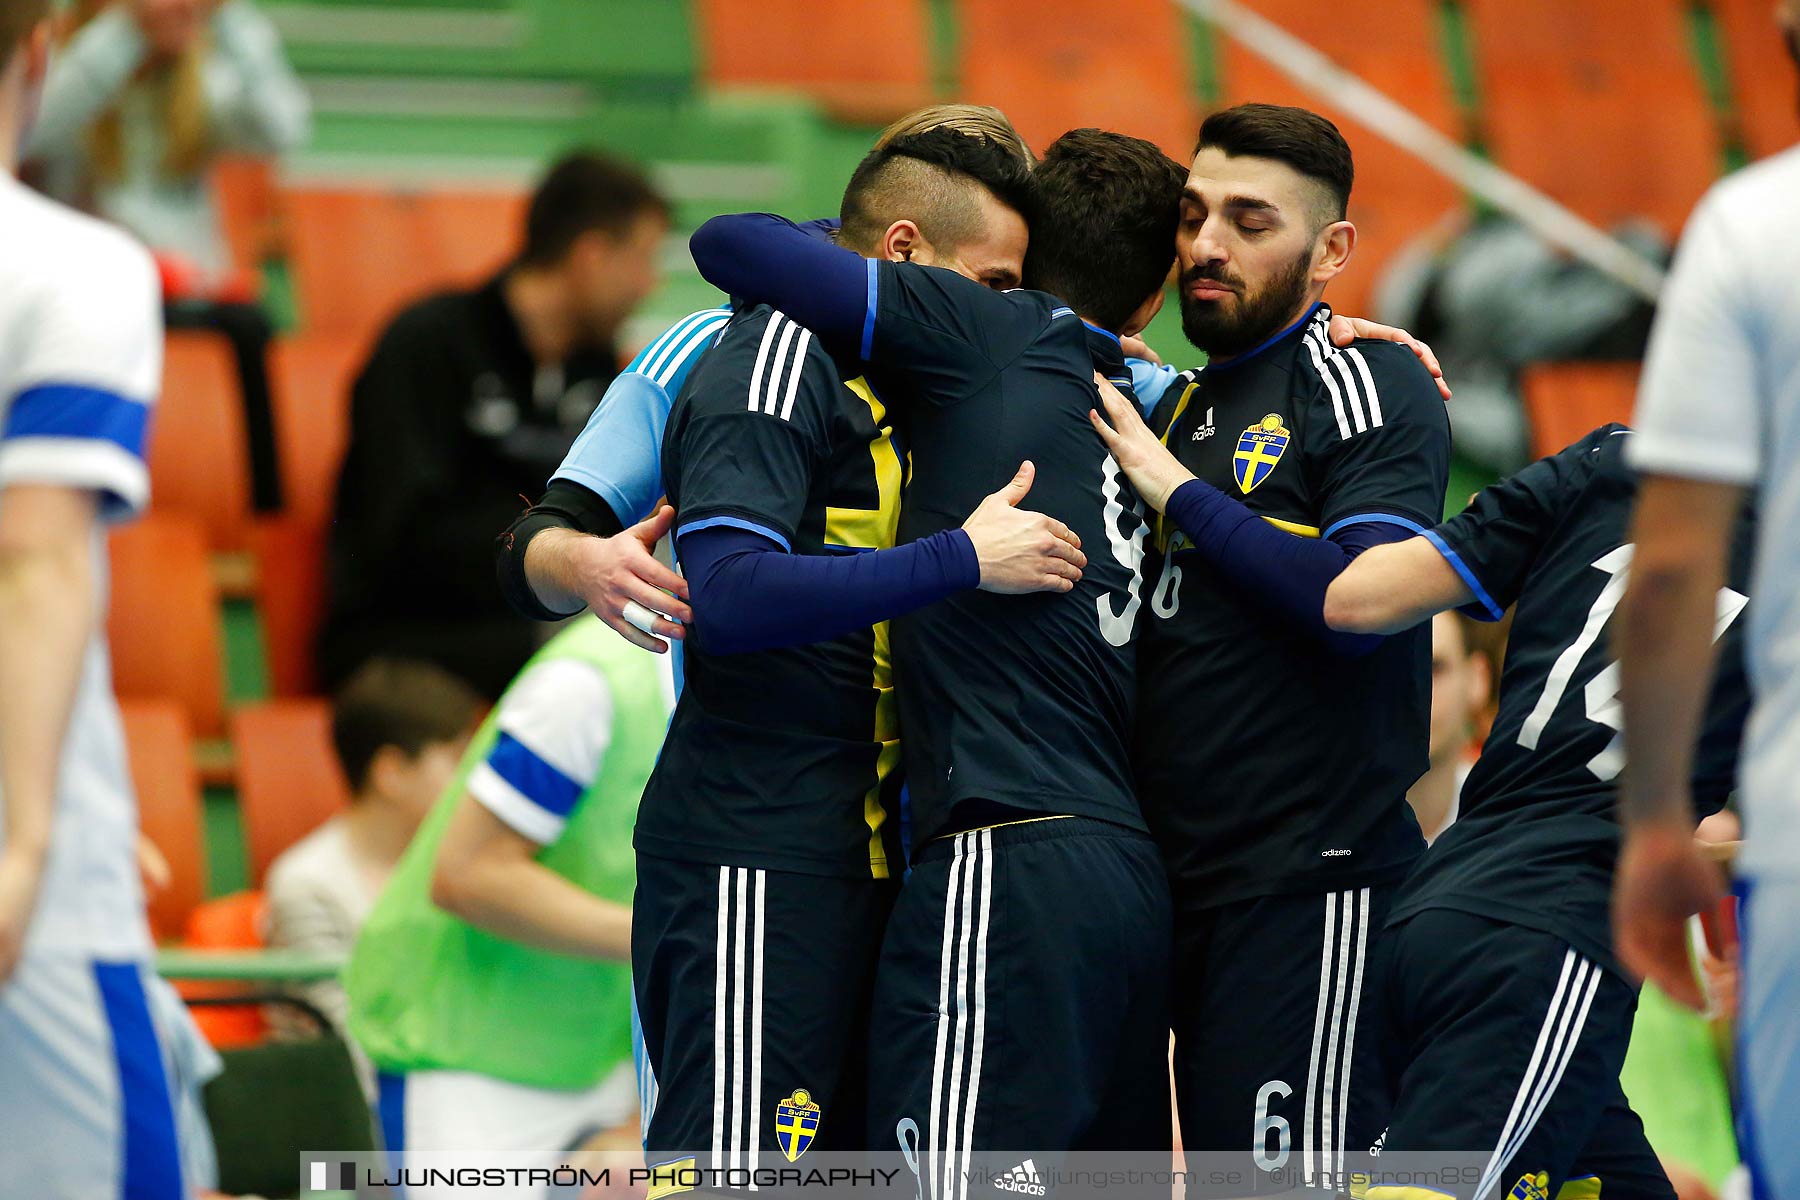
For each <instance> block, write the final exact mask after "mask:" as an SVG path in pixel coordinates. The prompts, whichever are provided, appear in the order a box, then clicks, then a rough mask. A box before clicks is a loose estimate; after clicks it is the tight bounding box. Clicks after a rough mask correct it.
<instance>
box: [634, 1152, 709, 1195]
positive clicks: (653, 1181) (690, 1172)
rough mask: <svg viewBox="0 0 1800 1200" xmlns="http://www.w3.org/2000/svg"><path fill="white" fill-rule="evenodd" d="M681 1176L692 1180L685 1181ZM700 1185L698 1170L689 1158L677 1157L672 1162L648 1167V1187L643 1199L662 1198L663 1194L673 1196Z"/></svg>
mask: <svg viewBox="0 0 1800 1200" xmlns="http://www.w3.org/2000/svg"><path fill="white" fill-rule="evenodd" d="M683 1176H686V1177H687V1179H691V1180H693V1182H692V1183H688V1182H685V1181H684V1179H683ZM699 1186H700V1172H699V1169H698V1168H697V1166H696V1165H695V1162H694V1160H693V1159H691V1158H678V1159H676V1160H675V1161H674V1162H670V1163H660V1164H658V1165H657V1166H654V1167H651V1168H650V1188H649V1191H648V1192H647V1193H646V1195H645V1200H662V1198H663V1197H664V1196H673V1195H676V1194H677V1193H679V1192H691V1191H693V1190H694V1189H695V1188H697V1187H699Z"/></svg>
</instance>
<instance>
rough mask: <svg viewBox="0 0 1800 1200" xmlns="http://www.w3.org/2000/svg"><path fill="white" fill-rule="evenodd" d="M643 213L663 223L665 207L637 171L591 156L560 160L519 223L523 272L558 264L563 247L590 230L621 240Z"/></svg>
mask: <svg viewBox="0 0 1800 1200" xmlns="http://www.w3.org/2000/svg"><path fill="white" fill-rule="evenodd" d="M645 213H656V214H658V215H660V216H662V217H663V218H665V219H667V218H668V216H669V202H668V200H666V199H665V198H664V197H663V195H662V193H661V192H659V191H657V190H656V187H655V185H654V184H652V183H651V182H650V179H649V177H648V176H646V175H645V174H644V173H643V172H642V171H640V170H639V169H638V168H637V167H635V166H633V165H632V164H630V163H628V162H624V161H622V160H620V159H616V158H611V157H609V156H607V155H604V154H600V153H598V152H596V151H593V150H577V151H574V152H573V153H571V154H568V155H566V156H564V157H563V158H562V159H560V160H559V161H558V162H557V163H556V165H555V166H553V167H551V168H550V171H549V173H548V174H547V175H545V176H544V180H543V182H542V183H540V184H538V188H537V191H536V192H534V193H533V194H532V197H531V209H530V211H529V212H528V213H527V214H526V217H525V249H524V252H523V253H522V254H521V255H520V256H519V257H520V261H522V262H524V263H525V264H527V265H528V266H534V267H547V266H551V265H553V264H555V263H558V262H561V261H562V260H563V259H564V258H565V257H566V256H567V255H568V253H569V247H571V246H573V245H574V244H575V240H576V239H577V238H579V237H580V236H581V235H582V234H584V233H588V232H590V231H592V230H596V229H599V230H604V231H605V232H607V233H610V234H614V235H619V234H623V233H624V232H625V231H626V230H627V229H629V228H630V227H631V224H632V222H633V221H635V220H637V219H638V218H639V217H640V216H642V215H643V214H645Z"/></svg>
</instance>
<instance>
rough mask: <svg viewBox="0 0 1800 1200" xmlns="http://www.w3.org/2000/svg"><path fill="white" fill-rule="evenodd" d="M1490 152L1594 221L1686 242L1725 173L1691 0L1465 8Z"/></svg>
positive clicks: (1506, 0)
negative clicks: (1696, 209) (1678, 235)
mask: <svg viewBox="0 0 1800 1200" xmlns="http://www.w3.org/2000/svg"><path fill="white" fill-rule="evenodd" d="M1464 8H1465V9H1466V10H1467V12H1468V14H1469V19H1470V22H1471V27H1472V29H1473V33H1474V44H1475V57H1476V60H1477V62H1478V64H1479V68H1480V76H1481V94H1482V112H1483V121H1484V128H1485V130H1486V133H1487V137H1488V146H1489V149H1490V150H1491V151H1492V153H1493V156H1494V159H1495V161H1496V162H1498V163H1499V164H1500V165H1501V166H1503V167H1505V168H1506V169H1508V170H1510V171H1513V172H1515V173H1517V174H1518V175H1520V176H1521V177H1523V178H1524V179H1525V180H1526V181H1527V182H1529V183H1531V184H1533V185H1535V186H1536V187H1538V188H1541V189H1542V190H1543V191H1545V192H1548V193H1549V194H1550V195H1551V196H1554V197H1555V198H1556V199H1557V200H1560V201H1561V202H1562V203H1564V204H1566V205H1568V206H1569V207H1570V208H1572V209H1573V210H1574V211H1575V212H1577V213H1579V214H1580V215H1581V216H1583V217H1586V218H1587V219H1588V220H1590V221H1593V222H1596V223H1599V224H1602V225H1607V224H1611V223H1613V222H1616V221H1619V220H1622V219H1624V218H1627V217H1634V216H1636V217H1649V218H1650V219H1651V220H1653V221H1655V222H1656V223H1657V224H1658V225H1660V226H1661V227H1662V228H1663V230H1664V232H1665V233H1668V234H1674V233H1675V232H1676V231H1677V230H1679V229H1680V227H1681V224H1682V222H1683V221H1685V220H1686V219H1687V215H1688V211H1689V210H1690V209H1692V208H1693V206H1694V201H1696V200H1698V199H1699V198H1700V193H1701V192H1703V191H1705V190H1706V187H1707V185H1708V184H1709V183H1710V182H1712V180H1713V178H1714V176H1716V175H1717V174H1718V171H1719V166H1720V161H1721V159H1720V148H1719V145H1718V129H1717V125H1716V123H1715V121H1714V120H1713V116H1712V112H1711V110H1710V109H1709V108H1708V106H1707V100H1706V95H1705V93H1704V91H1703V90H1702V88H1701V83H1700V76H1699V72H1698V70H1697V69H1696V68H1695V65H1694V61H1693V57H1692V55H1691V54H1690V53H1689V50H1688V29H1687V12H1686V10H1687V4H1686V0H1583V3H1580V4H1570V3H1568V2H1567V0H1465V3H1464Z"/></svg>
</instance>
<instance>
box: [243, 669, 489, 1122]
mask: <svg viewBox="0 0 1800 1200" xmlns="http://www.w3.org/2000/svg"><path fill="white" fill-rule="evenodd" d="M483 707H484V706H483V704H482V701H481V698H480V697H479V696H477V695H475V693H474V692H473V691H471V690H470V688H469V686H468V685H467V684H465V683H463V682H462V681H461V680H460V679H458V678H456V677H455V676H454V675H451V674H449V673H447V672H445V671H443V670H440V669H439V668H437V667H434V666H432V665H430V664H429V663H415V662H406V661H402V660H397V659H375V660H372V661H370V662H368V663H366V664H364V666H363V667H362V668H361V669H360V670H358V671H357V672H356V674H355V675H354V676H353V677H352V678H351V679H350V682H349V683H347V684H345V685H344V688H343V690H342V691H340V692H339V693H338V694H337V698H336V699H335V700H334V701H333V704H332V716H331V736H332V741H333V743H334V744H335V746H336V749H337V756H338V761H339V762H340V763H342V764H343V768H344V775H345V776H346V778H348V779H349V781H350V789H351V802H350V808H349V810H348V811H346V812H343V813H341V814H339V815H338V816H335V817H333V818H331V819H330V820H329V821H327V822H325V823H324V824H323V825H321V826H319V827H318V828H317V829H315V830H313V831H312V832H311V833H309V834H308V835H307V836H306V837H304V838H302V839H301V840H300V841H298V842H296V843H295V844H294V845H292V846H290V847H288V848H287V850H286V851H284V852H283V853H282V854H281V856H280V857H279V858H277V859H276V860H275V862H274V863H273V865H271V866H270V867H269V876H268V881H267V883H266V885H265V891H266V892H267V895H268V902H269V945H271V946H281V947H286V948H289V949H294V950H305V951H308V952H310V953H314V954H320V955H325V956H330V957H338V958H347V957H348V956H349V954H350V948H351V946H353V945H354V944H355V942H356V934H357V931H358V930H360V929H361V928H362V923H363V920H364V918H366V917H367V916H368V915H369V910H370V908H372V907H373V906H374V904H375V898H376V897H377V896H379V895H380V894H381V889H382V888H383V887H385V886H386V884H387V881H388V876H389V875H391V874H392V873H393V870H394V864H396V863H397V862H399V861H400V856H401V854H402V853H404V852H405V850H406V847H407V845H408V843H410V842H411V841H412V836H413V833H414V832H415V831H416V830H417V829H418V827H419V822H420V821H421V820H423V819H424V817H425V814H426V813H427V812H428V811H430V809H431V806H432V804H433V803H435V802H436V801H437V798H438V797H439V796H440V795H441V794H442V793H443V791H444V789H445V787H447V786H448V785H449V783H450V780H451V777H452V776H454V775H455V774H456V763H457V760H458V759H459V758H461V757H462V753H463V750H464V748H465V746H466V745H467V743H468V738H469V734H470V732H471V731H472V730H473V728H474V725H475V721H476V719H477V718H478V717H479V716H480V713H481V710H482V708H483ZM302 995H303V997H304V998H305V999H306V1000H308V1001H310V1002H311V1003H312V1005H313V1006H314V1007H315V1008H317V1009H318V1010H319V1011H320V1012H322V1013H324V1014H325V1016H327V1017H328V1018H330V1019H331V1021H332V1023H333V1024H334V1025H335V1026H337V1028H338V1029H339V1030H340V1031H342V1030H343V1029H344V1027H345V1019H346V1017H347V1015H348V1012H349V1002H348V1001H347V1000H345V998H344V989H343V987H342V986H341V985H340V984H338V983H336V982H327V983H319V984H314V985H311V986H309V987H307V988H305V989H303V991H302ZM282 1011H285V1010H281V1009H276V1010H274V1013H277V1014H278V1013H280V1012H282ZM357 1065H358V1066H359V1068H363V1069H364V1076H365V1083H366V1084H367V1085H368V1086H369V1088H370V1091H371V1094H372V1093H373V1074H372V1072H369V1071H368V1070H367V1063H366V1062H365V1061H364V1060H362V1059H361V1058H360V1056H359V1057H358V1064H357Z"/></svg>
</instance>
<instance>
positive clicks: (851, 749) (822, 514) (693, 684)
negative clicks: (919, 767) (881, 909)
mask: <svg viewBox="0 0 1800 1200" xmlns="http://www.w3.org/2000/svg"><path fill="white" fill-rule="evenodd" d="M843 378H844V374H843V373H840V371H839V369H838V365H837V363H836V362H835V361H834V360H833V359H832V357H831V355H830V354H828V353H827V352H826V351H825V350H824V349H823V348H821V347H820V345H819V343H818V341H817V339H815V338H814V337H813V335H812V334H811V333H810V332H809V331H807V330H805V329H803V328H801V327H800V326H798V325H796V324H795V323H794V322H793V321H791V320H789V319H788V318H787V317H785V316H783V315H782V314H781V313H779V312H776V311H774V310H773V309H770V308H768V307H766V306H758V307H756V308H753V309H750V310H747V311H745V312H743V313H741V314H739V315H738V316H737V317H735V318H733V320H732V322H731V324H730V325H728V326H727V327H726V329H725V332H724V334H723V335H722V337H721V339H720V341H719V343H718V345H717V346H715V347H714V348H713V349H712V350H711V351H709V352H708V353H707V355H706V357H705V358H704V359H702V360H701V362H700V364H699V365H698V366H696V367H695V368H694V371H693V373H692V374H691V375H690V376H689V377H688V381H687V383H686V384H685V385H684V386H683V388H682V390H681V393H680V395H679V396H678V397H677V398H676V400H675V405H674V408H673V409H672V410H671V411H670V413H669V423H668V429H667V432H666V433H665V434H664V437H663V479H664V481H665V483H666V485H667V487H668V493H669V499H670V501H671V502H672V503H673V504H674V505H675V509H676V512H677V514H678V515H677V517H676V527H677V532H678V533H679V532H680V531H683V530H688V529H693V528H696V527H705V526H707V525H710V524H726V525H733V526H736V527H739V528H743V529H749V530H753V531H755V532H757V533H760V534H762V535H764V536H766V537H768V538H771V539H772V540H774V541H776V542H779V543H780V544H782V545H783V546H786V547H788V548H789V549H790V550H791V551H792V552H794V553H796V554H836V553H844V554H851V553H857V552H859V551H863V550H876V549H884V548H886V547H889V546H892V545H893V543H894V531H895V522H896V520H897V519H898V505H899V499H900V486H901V482H902V465H901V464H902V459H901V455H900V453H899V451H898V450H897V449H896V447H895V446H894V443H893V439H892V430H891V428H890V427H889V425H888V421H887V414H886V410H885V409H884V408H883V406H882V405H881V403H880V401H879V400H878V399H876V398H875V395H874V393H873V392H872V391H871V390H870V389H869V387H868V385H867V384H866V383H864V382H863V381H862V380H860V379H853V380H852V381H851V382H849V383H847V384H846V383H843V382H841V380H842V379H843ZM685 649H686V653H685V659H684V663H683V670H684V678H683V686H682V693H681V699H680V701H679V702H678V704H677V705H676V709H675V716H674V719H673V721H672V722H671V723H670V726H669V737H668V741H667V742H666V743H665V745H664V747H663V752H662V757H661V759H660V760H659V761H658V763H657V767H656V773H655V774H654V775H653V776H652V777H651V779H650V783H649V786H648V787H647V788H646V789H645V792H644V798H643V803H642V804H641V806H640V808H639V812H638V825H637V837H636V845H637V846H638V848H639V849H640V850H643V851H645V852H646V853H650V854H656V855H660V856H662V857H664V858H672V859H677V860H683V861H690V862H695V861H697V862H707V863H714V864H720V865H727V866H740V867H762V868H769V869H777V870H785V871H799V872H805V873H811V874H822V875H840V876H849V877H859V876H860V877H863V878H868V877H871V876H873V877H876V878H885V877H887V876H888V875H889V873H890V870H891V869H896V868H897V864H898V862H899V858H898V850H899V847H898V843H897V838H898V830H897V828H896V824H897V823H896V822H895V821H893V820H892V819H891V815H892V814H893V813H894V812H895V811H897V808H896V796H895V793H896V792H897V791H898V788H899V776H898V772H897V771H896V770H895V768H896V767H897V766H898V765H899V758H900V745H899V734H898V721H897V718H896V716H895V711H894V694H893V682H892V675H891V671H890V668H889V664H888V640H887V627H886V625H877V626H875V627H874V628H872V629H866V630H859V631H858V632H856V633H851V634H846V635H844V636H843V637H838V638H833V639H831V640H830V641H823V642H814V643H812V644H810V645H805V646H792V647H786V648H782V649H776V650H761V651H755V652H752V653H747V654H732V655H718V654H711V653H709V652H708V651H707V647H706V639H705V636H704V632H703V631H702V630H700V629H696V630H694V634H693V636H691V637H690V638H689V639H688V641H687V642H686V643H685ZM896 873H897V870H896Z"/></svg>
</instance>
